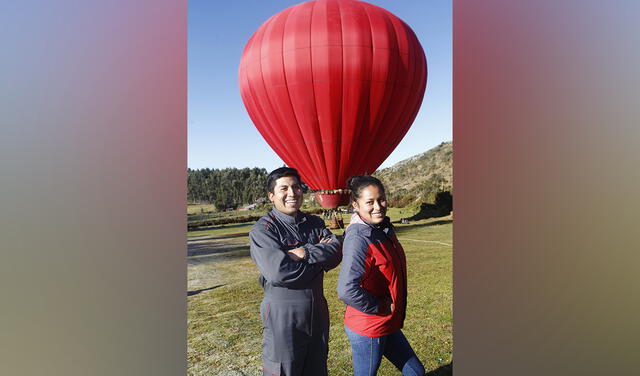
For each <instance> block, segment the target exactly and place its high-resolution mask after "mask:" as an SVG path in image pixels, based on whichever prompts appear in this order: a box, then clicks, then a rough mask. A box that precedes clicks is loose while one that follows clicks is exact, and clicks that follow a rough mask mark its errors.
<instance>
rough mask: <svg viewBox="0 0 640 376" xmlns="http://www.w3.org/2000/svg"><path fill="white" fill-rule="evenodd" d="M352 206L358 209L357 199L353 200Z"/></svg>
mask: <svg viewBox="0 0 640 376" xmlns="http://www.w3.org/2000/svg"><path fill="white" fill-rule="evenodd" d="M351 206H353V208H354V209H356V210H358V203H357V202H355V201H352V202H351Z"/></svg>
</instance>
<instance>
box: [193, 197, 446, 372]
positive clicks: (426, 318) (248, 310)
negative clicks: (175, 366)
mask: <svg viewBox="0 0 640 376" xmlns="http://www.w3.org/2000/svg"><path fill="white" fill-rule="evenodd" d="M388 214H389V216H390V217H391V219H392V220H399V219H400V218H401V217H408V216H409V215H407V213H404V214H403V213H400V210H399V209H390V211H389V213H388ZM345 219H348V216H345ZM251 226H252V224H250V223H249V224H237V225H224V226H215V227H211V228H207V229H201V230H198V231H190V232H189V234H188V243H189V244H188V249H189V256H188V290H189V293H188V294H189V296H188V349H187V357H188V362H189V367H188V374H189V375H251V376H254V375H261V374H262V373H261V357H260V356H261V346H262V325H261V322H260V316H259V306H260V301H261V299H262V288H261V287H260V285H259V284H258V282H257V278H258V275H259V273H258V269H257V267H256V266H255V264H254V263H253V261H252V260H251V257H250V256H249V237H248V233H249V230H250V229H251ZM396 230H397V234H398V238H399V239H400V242H401V243H402V245H403V247H404V249H405V252H406V256H407V267H408V279H409V281H408V282H409V285H408V294H409V297H408V299H409V300H408V307H407V318H406V320H405V326H404V329H403V332H404V333H405V335H406V336H407V338H408V339H409V342H410V343H411V345H412V347H413V349H414V350H415V351H416V353H417V355H418V357H419V358H420V360H421V361H422V362H423V364H424V365H425V368H426V369H427V371H428V372H429V371H432V373H431V374H432V375H436V374H440V373H441V372H440V371H438V370H442V368H440V367H442V366H444V365H446V364H448V363H450V362H451V361H452V357H451V351H452V220H451V217H443V218H431V219H426V220H421V221H416V222H412V223H409V224H405V225H402V224H396ZM336 234H342V230H338V231H336ZM338 272H339V267H338V268H336V269H334V270H331V271H330V272H328V273H327V274H326V275H325V296H326V298H327V300H328V302H329V310H330V315H331V329H330V339H329V362H328V366H329V374H330V375H352V374H353V371H352V366H351V348H350V346H349V342H348V341H347V338H346V335H345V333H344V329H343V325H342V316H343V314H344V304H343V303H342V302H341V301H340V300H339V299H338V298H337V293H336V284H337V279H338ZM434 370H435V371H434ZM398 374H400V372H399V371H397V370H396V369H395V368H394V367H393V365H391V363H389V362H388V361H387V360H386V359H384V360H383V361H382V365H381V367H380V370H379V372H378V375H398ZM443 374H444V373H443Z"/></svg>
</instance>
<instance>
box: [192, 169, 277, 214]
mask: <svg viewBox="0 0 640 376" xmlns="http://www.w3.org/2000/svg"><path fill="white" fill-rule="evenodd" d="M267 175H268V172H267V170H266V169H264V168H258V167H254V168H242V169H238V168H225V169H210V168H204V169H195V170H192V169H187V200H188V202H190V203H200V204H202V203H207V204H213V205H214V206H215V207H216V208H217V209H218V210H224V209H227V208H234V209H235V208H237V207H238V206H241V205H243V204H251V203H254V202H256V201H257V200H258V199H260V198H266V196H267V195H266V188H265V185H266V182H267Z"/></svg>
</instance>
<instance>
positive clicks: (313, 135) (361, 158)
mask: <svg viewBox="0 0 640 376" xmlns="http://www.w3.org/2000/svg"><path fill="white" fill-rule="evenodd" d="M426 81H427V63H426V58H425V55H424V51H423V50H422V46H421V45H420V43H419V42H418V39H417V38H416V36H415V34H414V33H413V31H412V30H411V28H409V26H408V25H407V24H405V23H404V22H403V21H401V20H400V19H399V18H398V17H396V16H394V15H393V14H391V13H390V12H388V11H387V10H385V9H383V8H380V7H378V6H375V5H372V4H369V3H366V2H363V1H356V0H316V1H309V2H305V3H302V4H298V5H295V6H292V7H290V8H287V9H285V10H283V11H282V12H280V13H278V14H276V15H274V16H273V17H271V18H270V19H268V20H267V21H266V22H265V23H264V24H262V26H260V28H259V29H258V30H257V31H256V32H255V33H254V34H253V36H252V37H251V39H249V41H248V42H247V45H246V46H245V49H244V52H243V53H242V58H241V61H240V69H239V83H240V94H241V96H242V100H243V102H244V105H245V107H246V108H247V112H248V113H249V116H250V117H251V120H252V121H253V123H254V124H255V126H256V127H257V128H258V131H259V132H260V134H261V135H262V136H263V137H264V139H265V140H266V141H267V143H268V144H269V145H270V146H271V148H272V149H273V150H274V151H275V152H276V154H278V156H280V158H282V160H283V161H284V162H285V163H286V164H287V165H288V166H291V167H295V168H296V169H298V171H299V172H300V175H301V177H302V180H303V181H304V182H305V183H306V184H307V185H309V186H310V187H311V188H312V189H314V190H321V192H322V193H323V194H320V195H318V199H319V202H320V204H321V205H322V206H324V207H333V208H335V207H336V206H337V205H338V204H340V205H345V204H346V203H347V201H346V199H347V198H348V193H347V191H346V189H345V188H346V180H347V179H348V178H349V177H350V176H352V175H356V174H357V175H360V174H364V173H371V172H373V171H375V169H376V168H378V166H380V164H381V163H382V162H383V161H384V160H385V159H386V158H387V157H388V156H389V154H391V152H392V151H393V149H395V147H396V146H397V145H398V143H399V142H400V140H402V138H403V137H404V135H405V134H406V133H407V131H408V130H409V127H410V126H411V124H412V123H413V120H414V119H415V117H416V115H417V113H418V109H419V108H420V105H421V103H422V98H423V96H424V91H425V87H426ZM343 189H344V191H343Z"/></svg>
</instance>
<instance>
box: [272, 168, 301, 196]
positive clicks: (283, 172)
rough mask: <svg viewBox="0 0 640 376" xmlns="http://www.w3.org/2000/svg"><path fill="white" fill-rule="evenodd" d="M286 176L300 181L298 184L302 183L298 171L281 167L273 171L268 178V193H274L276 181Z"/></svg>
mask: <svg viewBox="0 0 640 376" xmlns="http://www.w3.org/2000/svg"><path fill="white" fill-rule="evenodd" d="M284 176H292V177H294V178H296V179H298V183H300V175H299V174H298V170H296V169H295V168H293V167H280V168H276V169H275V170H273V171H271V173H270V174H269V176H267V192H271V193H275V192H273V189H274V188H275V187H276V180H278V179H280V178H281V177H284Z"/></svg>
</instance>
